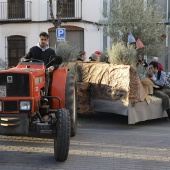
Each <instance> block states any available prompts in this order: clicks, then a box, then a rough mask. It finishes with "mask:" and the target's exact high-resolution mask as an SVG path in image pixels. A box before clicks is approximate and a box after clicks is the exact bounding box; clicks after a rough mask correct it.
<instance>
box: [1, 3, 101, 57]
mask: <svg viewBox="0 0 170 170" xmlns="http://www.w3.org/2000/svg"><path fill="white" fill-rule="evenodd" d="M0 2H6V0H0ZM31 2H32V21H45V22H39V23H38V22H32V23H8V24H2V25H1V24H0V51H1V55H0V58H3V59H4V60H5V53H6V49H5V37H9V36H11V35H22V36H25V37H26V52H28V50H29V48H30V47H32V46H34V45H35V44H37V42H38V35H39V33H40V32H41V31H46V32H48V29H49V28H51V27H53V24H52V23H51V22H48V21H47V0H31ZM102 2H103V0H82V3H83V4H82V8H83V20H86V21H92V22H98V21H99V20H100V17H101V4H102ZM62 25H63V26H64V25H73V26H78V27H82V28H84V50H85V51H86V54H87V57H90V55H91V54H92V53H94V52H95V51H96V50H102V44H103V42H102V40H101V37H102V29H101V28H100V27H97V25H95V24H90V23H88V22H67V23H62Z"/></svg>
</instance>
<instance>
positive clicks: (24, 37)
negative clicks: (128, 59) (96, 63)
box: [0, 0, 109, 68]
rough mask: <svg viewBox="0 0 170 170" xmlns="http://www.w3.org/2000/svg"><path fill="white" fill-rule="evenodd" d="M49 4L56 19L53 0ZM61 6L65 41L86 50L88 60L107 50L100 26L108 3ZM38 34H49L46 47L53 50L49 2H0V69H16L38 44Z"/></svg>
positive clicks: (80, 1) (94, 0)
mask: <svg viewBox="0 0 170 170" xmlns="http://www.w3.org/2000/svg"><path fill="white" fill-rule="evenodd" d="M52 2H53V13H54V19H55V20H57V17H56V14H57V7H56V0H53V1H52ZM62 2H64V1H62ZM62 6H63V10H62V17H61V18H62V23H61V27H63V28H65V29H66V41H68V42H69V43H71V44H74V45H76V46H77V48H78V49H79V50H84V51H86V53H87V57H89V56H90V55H91V54H92V53H93V52H94V51H96V50H100V51H103V50H105V49H106V48H107V47H108V45H109V44H108V42H109V38H108V37H106V36H105V35H104V34H103V28H102V26H101V25H100V24H99V23H100V20H102V10H103V7H105V8H107V0H104V1H103V0H91V1H88V0H67V3H63V5H62ZM41 31H46V32H47V33H49V35H50V42H49V45H50V47H53V48H54V47H55V44H56V28H55V27H54V25H53V23H52V18H51V15H50V7H49V1H48V0H31V1H25V0H0V51H1V57H0V63H1V64H0V67H3V68H8V67H11V66H15V65H16V64H17V63H18V61H19V60H20V58H21V57H22V56H24V55H25V54H26V53H27V52H28V50H29V48H30V47H32V46H34V45H36V44H37V42H38V36H39V33H40V32H41Z"/></svg>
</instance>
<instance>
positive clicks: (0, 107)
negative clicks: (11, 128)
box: [0, 101, 2, 112]
mask: <svg viewBox="0 0 170 170" xmlns="http://www.w3.org/2000/svg"><path fill="white" fill-rule="evenodd" d="M0 112H2V101H0Z"/></svg>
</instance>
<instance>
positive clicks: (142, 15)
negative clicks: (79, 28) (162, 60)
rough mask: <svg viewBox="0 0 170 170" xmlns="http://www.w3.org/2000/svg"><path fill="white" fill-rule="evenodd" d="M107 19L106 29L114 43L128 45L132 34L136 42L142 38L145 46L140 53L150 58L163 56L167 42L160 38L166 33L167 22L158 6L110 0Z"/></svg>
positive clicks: (125, 0) (129, 0)
mask: <svg viewBox="0 0 170 170" xmlns="http://www.w3.org/2000/svg"><path fill="white" fill-rule="evenodd" d="M103 16H104V15H103ZM107 19H108V20H107V21H108V25H107V26H106V27H105V28H106V32H107V33H108V35H109V36H110V37H111V40H112V43H115V42H119V41H123V42H125V43H127V40H128V35H129V33H130V32H131V33H132V34H133V36H134V37H135V39H136V40H137V38H138V37H140V39H141V41H142V42H143V44H144V45H145V48H144V49H142V50H140V51H139V52H140V53H144V54H147V55H148V56H149V57H151V56H154V55H156V56H159V55H162V53H163V50H164V48H165V41H162V40H161V38H160V37H161V35H162V34H164V33H165V25H164V21H165V20H164V17H163V9H161V8H160V7H159V6H157V5H156V4H152V5H147V6H146V4H145V3H144V0H110V10H109V13H108V16H107Z"/></svg>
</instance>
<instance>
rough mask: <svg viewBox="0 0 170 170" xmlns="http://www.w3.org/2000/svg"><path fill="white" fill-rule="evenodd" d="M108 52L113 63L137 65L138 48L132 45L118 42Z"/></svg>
mask: <svg viewBox="0 0 170 170" xmlns="http://www.w3.org/2000/svg"><path fill="white" fill-rule="evenodd" d="M107 53H108V56H109V60H110V63H112V64H118V65H120V64H123V65H131V64H132V65H136V62H137V57H136V50H135V49H134V46H132V45H128V46H126V45H125V44H124V43H123V42H117V43H114V44H113V45H112V47H111V49H110V50H107Z"/></svg>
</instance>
